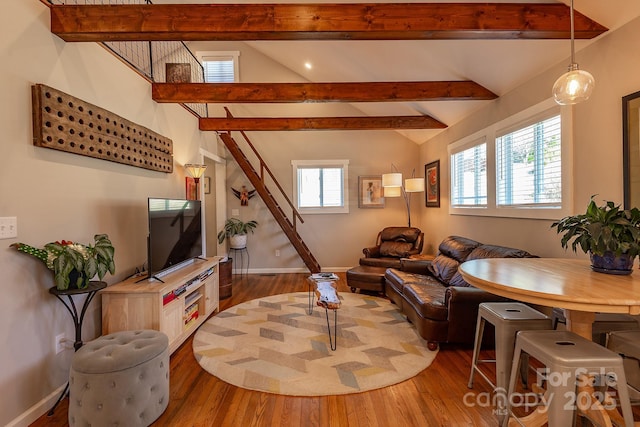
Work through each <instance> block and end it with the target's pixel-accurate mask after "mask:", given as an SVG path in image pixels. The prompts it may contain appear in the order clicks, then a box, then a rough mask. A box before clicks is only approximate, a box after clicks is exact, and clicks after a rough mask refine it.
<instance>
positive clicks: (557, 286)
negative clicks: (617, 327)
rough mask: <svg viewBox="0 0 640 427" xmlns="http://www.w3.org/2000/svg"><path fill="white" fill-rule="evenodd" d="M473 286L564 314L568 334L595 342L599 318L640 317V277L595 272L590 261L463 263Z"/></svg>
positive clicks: (464, 274)
mask: <svg viewBox="0 0 640 427" xmlns="http://www.w3.org/2000/svg"><path fill="white" fill-rule="evenodd" d="M459 272H460V274H461V275H462V277H463V278H464V280H466V281H467V282H468V283H470V284H471V285H473V286H475V287H477V288H480V289H483V290H485V291H487V292H491V293H493V294H496V295H500V296H503V297H506V298H511V299H514V300H517V301H522V302H526V303H531V304H538V305H541V306H546V307H559V308H564V309H565V316H566V319H567V329H568V330H570V331H572V332H574V333H576V334H578V335H580V336H582V337H584V338H587V339H589V340H590V339H591V338H592V325H593V321H594V319H595V313H597V312H600V313H626V314H640V272H639V271H638V270H634V271H633V272H632V273H631V274H629V275H615V274H605V273H599V272H595V271H593V270H592V269H591V267H590V263H589V261H588V260H579V259H564V258H489V259H476V260H472V261H467V262H464V263H463V264H462V265H460V267H459Z"/></svg>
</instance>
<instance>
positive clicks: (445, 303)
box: [385, 236, 533, 349]
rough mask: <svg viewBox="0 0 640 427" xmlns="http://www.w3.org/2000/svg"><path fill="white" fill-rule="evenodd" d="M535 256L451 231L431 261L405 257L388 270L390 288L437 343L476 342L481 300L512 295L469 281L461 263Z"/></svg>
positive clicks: (397, 301) (392, 295)
mask: <svg viewBox="0 0 640 427" xmlns="http://www.w3.org/2000/svg"><path fill="white" fill-rule="evenodd" d="M523 257H533V255H531V254H529V253H528V252H526V251H523V250H520V249H513V248H508V247H504V246H495V245H487V244H482V243H480V242H476V241H475V240H471V239H467V238H464V237H458V236H449V237H447V238H446V239H444V240H443V241H442V242H441V243H440V245H439V247H438V255H437V256H436V257H435V258H434V259H433V260H432V261H411V262H406V261H405V262H403V264H402V268H403V269H402V270H400V269H396V268H389V269H387V270H386V272H385V294H386V295H387V297H388V298H390V299H391V300H392V301H393V302H394V303H395V304H397V305H398V307H400V309H401V310H402V312H403V313H404V314H405V315H406V316H407V320H408V321H410V322H411V323H413V324H414V325H415V327H416V329H417V330H418V333H419V334H420V335H421V336H422V337H423V338H424V339H425V340H427V341H428V343H429V347H430V348H431V349H435V348H436V347H437V345H438V343H450V342H453V343H464V344H473V340H474V336H475V328H476V320H477V317H478V306H479V305H480V303H482V302H489V301H507V299H505V298H503V297H499V296H497V295H494V294H491V293H489V292H486V291H483V290H481V289H478V288H474V287H473V286H471V285H469V284H468V283H467V282H465V281H464V279H463V278H462V276H461V275H460V273H459V272H458V266H459V265H460V264H461V263H463V262H464V261H470V260H473V259H481V258H523Z"/></svg>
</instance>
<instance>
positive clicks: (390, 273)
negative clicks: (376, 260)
mask: <svg viewBox="0 0 640 427" xmlns="http://www.w3.org/2000/svg"><path fill="white" fill-rule="evenodd" d="M384 277H385V279H386V280H387V281H388V282H389V283H391V284H392V285H393V287H394V288H396V290H397V291H398V293H400V294H401V293H402V291H403V289H404V286H405V285H407V284H411V283H413V284H415V283H422V282H424V281H425V278H426V276H424V275H422V274H414V273H407V272H406V271H402V270H398V269H396V268H388V269H387V271H386V272H385V274H384Z"/></svg>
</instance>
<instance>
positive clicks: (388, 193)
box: [383, 187, 402, 197]
mask: <svg viewBox="0 0 640 427" xmlns="http://www.w3.org/2000/svg"><path fill="white" fill-rule="evenodd" d="M383 188H384V197H400V196H401V195H402V189H401V188H400V187H383Z"/></svg>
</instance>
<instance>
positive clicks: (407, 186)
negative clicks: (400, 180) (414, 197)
mask: <svg viewBox="0 0 640 427" xmlns="http://www.w3.org/2000/svg"><path fill="white" fill-rule="evenodd" d="M404 191H406V192H407V193H419V192H421V191H424V178H407V179H405V180H404Z"/></svg>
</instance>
